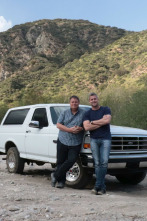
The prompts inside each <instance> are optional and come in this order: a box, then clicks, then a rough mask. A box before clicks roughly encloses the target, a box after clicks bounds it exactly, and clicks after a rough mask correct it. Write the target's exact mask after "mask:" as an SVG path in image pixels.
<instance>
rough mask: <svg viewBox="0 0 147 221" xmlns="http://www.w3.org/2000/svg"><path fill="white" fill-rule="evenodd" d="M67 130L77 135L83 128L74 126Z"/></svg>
mask: <svg viewBox="0 0 147 221" xmlns="http://www.w3.org/2000/svg"><path fill="white" fill-rule="evenodd" d="M69 129H70V133H73V134H77V133H80V132H81V131H82V130H83V127H79V126H74V127H71V128H69Z"/></svg>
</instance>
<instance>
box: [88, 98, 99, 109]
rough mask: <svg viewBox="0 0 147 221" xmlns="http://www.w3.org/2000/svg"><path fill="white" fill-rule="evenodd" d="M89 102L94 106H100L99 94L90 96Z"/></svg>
mask: <svg viewBox="0 0 147 221" xmlns="http://www.w3.org/2000/svg"><path fill="white" fill-rule="evenodd" d="M89 103H90V104H91V106H92V107H98V106H99V103H98V98H97V96H95V95H94V96H90V98H89Z"/></svg>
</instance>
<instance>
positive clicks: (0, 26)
mask: <svg viewBox="0 0 147 221" xmlns="http://www.w3.org/2000/svg"><path fill="white" fill-rule="evenodd" d="M11 27H12V22H11V21H7V20H6V19H5V18H4V17H3V16H0V32H3V31H7V30H8V29H9V28H11Z"/></svg>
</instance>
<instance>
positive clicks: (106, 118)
mask: <svg viewBox="0 0 147 221" xmlns="http://www.w3.org/2000/svg"><path fill="white" fill-rule="evenodd" d="M110 122H111V115H110V114H107V115H104V116H103V118H101V119H100V120H94V121H92V124H93V125H99V126H103V125H106V124H110Z"/></svg>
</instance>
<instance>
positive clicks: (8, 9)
mask: <svg viewBox="0 0 147 221" xmlns="http://www.w3.org/2000/svg"><path fill="white" fill-rule="evenodd" d="M57 18H61V19H83V20H88V21H90V22H92V23H96V24H98V25H104V26H111V27H117V28H122V29H125V30H128V31H142V30H146V29H147V0H0V32H3V31H6V30H8V29H9V28H11V27H13V26H15V25H19V24H24V23H26V22H33V21H37V20H41V19H57Z"/></svg>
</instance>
